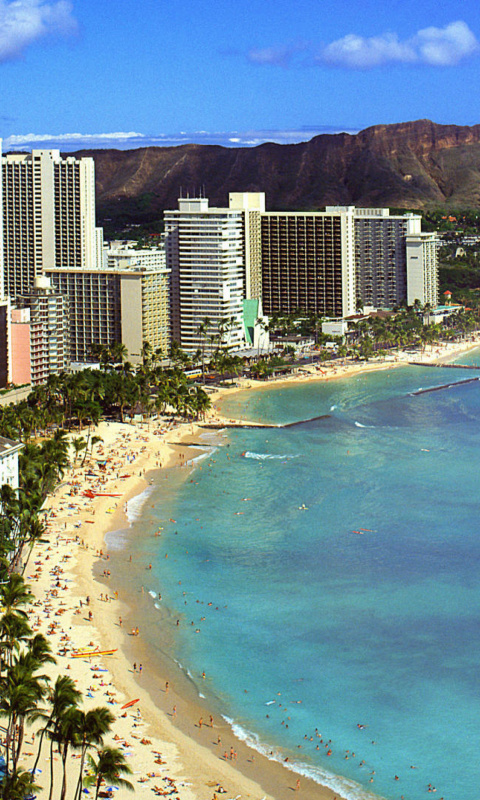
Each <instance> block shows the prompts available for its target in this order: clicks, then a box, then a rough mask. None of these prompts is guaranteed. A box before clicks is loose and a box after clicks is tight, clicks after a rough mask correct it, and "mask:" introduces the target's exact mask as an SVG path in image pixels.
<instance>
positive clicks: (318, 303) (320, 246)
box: [261, 208, 356, 317]
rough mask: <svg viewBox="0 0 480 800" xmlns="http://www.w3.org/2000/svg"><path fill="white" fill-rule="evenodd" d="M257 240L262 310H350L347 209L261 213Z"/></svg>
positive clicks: (351, 231) (352, 285) (351, 248)
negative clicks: (260, 259) (258, 238)
mask: <svg viewBox="0 0 480 800" xmlns="http://www.w3.org/2000/svg"><path fill="white" fill-rule="evenodd" d="M261 244H262V301H263V310H264V312H265V314H267V315H269V314H274V313H280V314H291V313H294V312H296V311H304V312H305V313H312V314H313V313H314V314H324V315H325V316H329V317H348V316H349V315H350V314H354V313H355V304H356V273H355V228H354V215H353V208H352V209H348V210H345V211H343V210H342V211H339V210H335V211H332V212H284V211H281V212H273V211H271V212H267V213H265V214H262V215H261Z"/></svg>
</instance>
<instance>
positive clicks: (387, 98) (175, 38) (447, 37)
mask: <svg viewBox="0 0 480 800" xmlns="http://www.w3.org/2000/svg"><path fill="white" fill-rule="evenodd" d="M479 83H480V7H479V5H478V0H463V2H461V3H458V2H452V3H449V4H448V3H447V4H445V3H443V4H440V3H439V2H438V0H435V2H434V1H433V0H383V2H378V0H361V2H360V0H342V2H337V1H334V0H295V2H292V0H210V1H209V0H169V2H166V0H95V2H94V0H14V1H13V0H0V86H1V91H0V136H2V137H3V139H4V150H6V149H12V148H17V149H18V148H23V149H29V148H30V147H32V146H44V147H53V146H59V147H60V148H61V149H63V150H66V149H79V148H80V147H97V146H109V147H110V146H118V147H130V146H141V145H144V144H151V143H152V144H178V143H180V142H182V141H198V142H212V143H219V144H225V145H227V146H228V145H230V146H233V145H246V146H251V145H254V144H258V143H259V142H261V141H278V142H289V141H302V140H306V139H309V138H311V137H312V136H314V135H315V134H316V133H320V132H327V133H330V132H336V131H342V130H344V131H351V132H355V131H358V130H360V129H362V128H365V127H368V126H370V125H375V124H380V123H393V122H402V121H407V120H413V119H420V118H429V119H432V120H433V121H434V122H439V123H454V124H458V125H472V124H475V123H478V122H480V108H479V106H480V93H479V91H478V86H479Z"/></svg>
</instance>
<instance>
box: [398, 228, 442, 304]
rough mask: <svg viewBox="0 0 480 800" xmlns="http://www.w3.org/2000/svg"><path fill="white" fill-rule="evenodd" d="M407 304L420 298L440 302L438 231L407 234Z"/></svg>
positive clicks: (420, 300)
mask: <svg viewBox="0 0 480 800" xmlns="http://www.w3.org/2000/svg"><path fill="white" fill-rule="evenodd" d="M406 241H407V305H409V306H413V305H414V303H415V301H416V300H418V301H419V302H420V303H421V304H422V305H426V304H427V303H428V304H429V305H430V307H431V308H435V306H436V305H437V304H438V240H437V234H436V233H421V232H420V231H416V232H415V233H413V232H411V233H408V234H407V237H406Z"/></svg>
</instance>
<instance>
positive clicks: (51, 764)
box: [48, 739, 53, 800]
mask: <svg viewBox="0 0 480 800" xmlns="http://www.w3.org/2000/svg"><path fill="white" fill-rule="evenodd" d="M52 796H53V739H51V740H50V792H49V795H48V800H52Z"/></svg>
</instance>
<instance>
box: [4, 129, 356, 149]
mask: <svg viewBox="0 0 480 800" xmlns="http://www.w3.org/2000/svg"><path fill="white" fill-rule="evenodd" d="M358 130H359V129H358V127H357V128H354V127H352V126H347V127H341V126H339V127H334V126H327V125H309V126H302V127H300V128H292V129H283V130H275V129H272V130H247V131H191V132H188V131H180V132H179V133H174V134H166V133H161V134H156V135H148V134H144V133H137V132H135V131H130V132H122V131H120V132H117V133H96V134H84V133H63V134H58V135H53V134H47V133H41V134H37V133H27V134H22V135H14V136H9V137H8V138H6V139H4V142H3V150H4V151H5V152H6V151H8V150H29V149H30V148H32V147H33V148H35V147H45V148H55V149H60V150H63V151H71V150H79V149H95V148H118V149H121V150H127V149H132V148H137V147H153V146H156V147H177V146H179V145H182V144H210V145H220V146H222V147H255V146H256V145H259V144H264V143H265V142H274V143H276V144H295V143H297V142H305V141H308V140H309V139H312V138H313V137H314V136H317V135H319V134H321V133H357V132H358Z"/></svg>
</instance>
